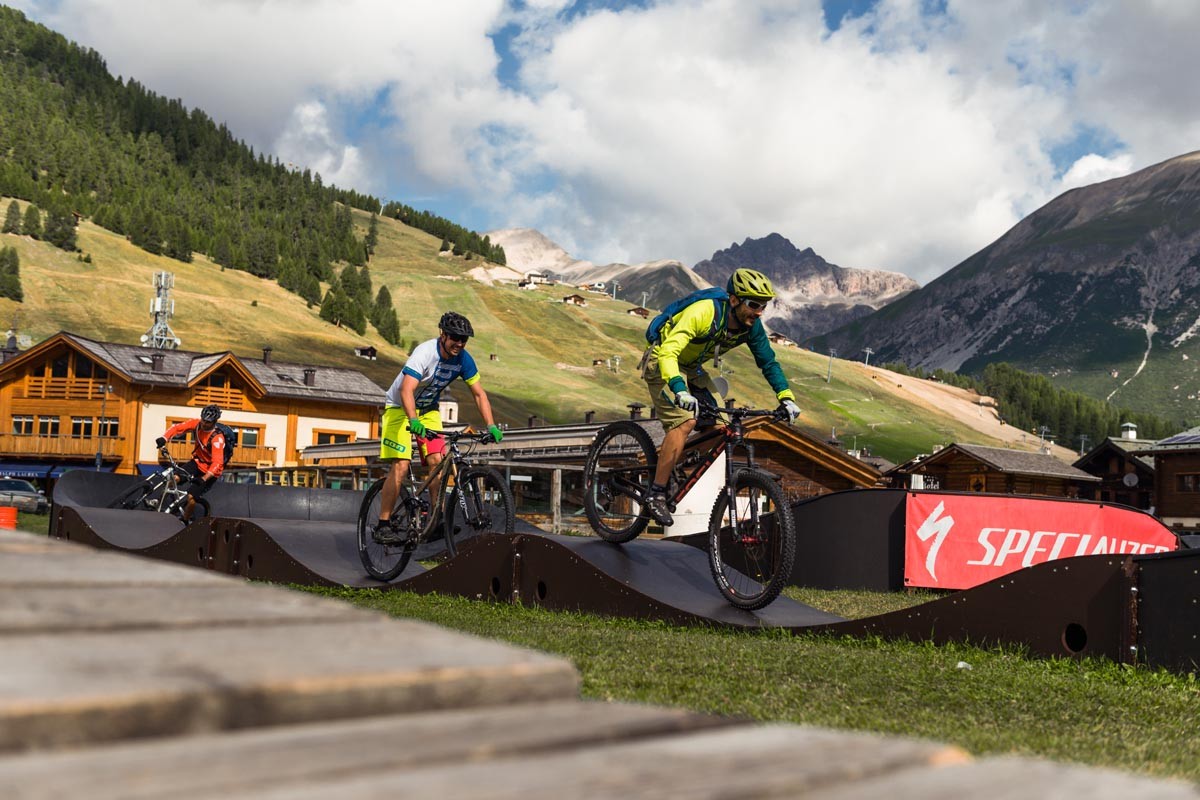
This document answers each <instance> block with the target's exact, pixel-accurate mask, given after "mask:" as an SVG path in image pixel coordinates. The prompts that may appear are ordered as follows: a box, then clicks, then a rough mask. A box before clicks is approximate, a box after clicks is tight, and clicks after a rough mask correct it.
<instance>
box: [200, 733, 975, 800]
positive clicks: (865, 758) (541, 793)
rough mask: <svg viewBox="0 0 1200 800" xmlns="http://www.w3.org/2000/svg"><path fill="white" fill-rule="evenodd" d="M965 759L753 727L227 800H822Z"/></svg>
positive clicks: (929, 748) (369, 775)
mask: <svg viewBox="0 0 1200 800" xmlns="http://www.w3.org/2000/svg"><path fill="white" fill-rule="evenodd" d="M965 759H966V756H965V754H963V753H962V751H960V750H958V749H957V748H953V747H947V746H945V745H938V744H933V743H929V742H920V741H915V740H908V739H895V738H892V739H888V738H883V737H877V736H870V735H865V734H854V733H840V732H835V731H825V730H818V729H812V728H801V727H796V726H751V725H746V726H740V727H736V728H722V729H718V730H716V731H707V732H699V733H692V734H683V735H676V736H665V737H660V738H653V739H644V740H640V741H636V742H631V743H628V744H616V745H609V746H583V747H578V748H574V749H571V750H568V751H558V752H550V753H543V754H537V755H530V756H522V757H514V758H504V759H494V760H487V761H466V760H464V761H460V762H459V763H456V764H436V765H430V766H427V767H423V768H417V769H407V770H401V769H388V768H384V769H380V770H377V771H373V772H371V771H366V770H363V771H358V772H356V773H354V774H344V775H330V776H328V777H327V778H325V779H324V780H316V779H314V778H312V777H311V776H310V777H308V778H306V779H305V780H303V781H291V780H288V779H287V778H286V777H284V778H282V779H281V781H280V782H279V783H278V784H276V785H275V786H273V787H271V788H270V789H250V788H247V789H245V790H242V791H231V792H228V793H225V794H224V795H223V796H224V797H226V798H242V797H259V798H272V797H289V798H329V797H338V798H352V797H384V796H386V797H389V798H391V797H401V798H407V797H412V798H447V797H454V798H484V797H486V798H495V799H496V800H562V799H563V798H571V800H589V799H590V798H623V799H628V798H651V797H654V798H660V797H672V798H674V797H679V798H687V799H688V800H707V799H709V798H711V800H718V799H722V800H724V799H726V798H732V797H794V796H799V795H804V794H810V793H811V794H815V795H818V796H819V795H820V793H821V792H823V791H825V790H827V789H828V788H829V787H833V786H838V785H843V784H847V785H852V784H853V783H855V782H857V781H860V780H863V779H864V778H870V777H874V776H886V775H889V774H893V773H896V772H900V771H903V770H909V769H913V768H914V767H925V766H932V765H938V764H945V763H955V762H961V761H964V760H965ZM862 796H867V797H870V796H878V795H862ZM884 796H886V795H884Z"/></svg>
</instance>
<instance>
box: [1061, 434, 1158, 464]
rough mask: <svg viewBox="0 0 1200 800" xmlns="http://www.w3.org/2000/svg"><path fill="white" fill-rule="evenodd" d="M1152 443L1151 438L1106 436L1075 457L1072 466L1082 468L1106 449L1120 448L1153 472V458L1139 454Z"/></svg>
mask: <svg viewBox="0 0 1200 800" xmlns="http://www.w3.org/2000/svg"><path fill="white" fill-rule="evenodd" d="M1153 445H1154V440H1153V439H1123V438H1117V437H1115V436H1108V437H1106V438H1105V439H1104V441H1102V442H1100V444H1098V445H1096V446H1095V447H1093V448H1092V449H1091V450H1089V451H1087V453H1086V454H1084V455H1082V456H1080V457H1079V458H1078V459H1076V461H1075V463H1074V465H1073V466H1076V467H1079V468H1080V469H1083V465H1084V464H1087V463H1088V462H1089V461H1091V460H1092V459H1094V458H1096V457H1097V456H1099V455H1101V454H1102V453H1103V452H1104V451H1106V450H1114V449H1115V450H1120V451H1121V452H1122V453H1124V454H1126V455H1129V456H1133V460H1134V461H1135V462H1137V463H1138V464H1140V465H1141V466H1143V467H1145V468H1146V469H1147V470H1148V471H1150V472H1154V458H1153V457H1152V456H1144V455H1139V454H1140V453H1141V452H1143V451H1144V450H1145V449H1146V448H1147V447H1151V446H1153Z"/></svg>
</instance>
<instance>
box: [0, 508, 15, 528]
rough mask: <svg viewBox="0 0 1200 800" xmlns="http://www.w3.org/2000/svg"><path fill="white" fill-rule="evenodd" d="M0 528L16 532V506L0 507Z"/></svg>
mask: <svg viewBox="0 0 1200 800" xmlns="http://www.w3.org/2000/svg"><path fill="white" fill-rule="evenodd" d="M0 528H8V529H9V530H16V528H17V507H16V506H0Z"/></svg>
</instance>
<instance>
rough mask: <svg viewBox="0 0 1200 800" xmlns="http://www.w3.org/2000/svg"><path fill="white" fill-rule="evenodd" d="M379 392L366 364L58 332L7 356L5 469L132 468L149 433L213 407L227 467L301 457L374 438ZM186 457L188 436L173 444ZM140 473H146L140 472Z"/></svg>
mask: <svg viewBox="0 0 1200 800" xmlns="http://www.w3.org/2000/svg"><path fill="white" fill-rule="evenodd" d="M383 402H384V392H383V390H382V389H381V388H379V387H378V386H376V385H375V384H374V383H373V382H372V381H371V380H370V379H368V378H367V377H366V376H365V375H363V374H362V373H360V372H357V371H355V370H351V369H343V368H337V367H322V366H317V365H307V364H291V363H283V362H277V361H274V360H273V359H272V358H271V349H270V348H265V349H264V350H263V357H262V358H261V359H253V358H244V357H241V356H237V355H234V354H233V353H230V352H224V353H195V352H188V351H183V350H155V349H151V348H146V347H138V346H135V345H126V344H116V343H113V342H98V341H94V340H92V339H87V338H84V337H82V336H77V335H75V334H73V333H68V332H65V331H64V332H60V333H57V334H55V335H54V336H51V337H50V338H49V339H46V340H45V341H43V342H41V343H39V344H37V345H36V346H34V347H32V348H30V349H29V350H26V351H24V352H22V353H19V354H18V355H15V356H14V357H12V358H10V359H8V360H7V361H5V362H4V363H3V364H0V426H2V427H0V474H18V473H19V474H23V475H25V476H28V477H34V478H45V479H53V478H56V477H57V476H58V475H59V474H61V473H62V472H63V471H65V470H67V469H73V468H90V469H98V468H100V469H105V470H108V471H116V472H122V473H136V472H138V471H139V469H138V468H139V465H140V466H142V467H146V466H147V465H153V464H156V463H157V453H156V451H155V447H154V440H155V439H156V438H157V437H159V436H161V435H162V433H163V431H165V430H166V429H167V427H168V426H170V425H172V424H174V423H176V422H179V421H182V420H185V419H190V418H194V417H196V416H198V414H199V410H200V408H202V407H203V406H205V405H208V404H209V403H216V404H217V405H219V406H221V408H222V409H223V412H224V413H223V414H222V417H221V421H222V422H223V423H225V424H227V425H229V426H230V427H231V428H233V429H235V430H236V431H237V433H238V444H237V447H236V448H234V451H233V455H232V457H231V461H230V468H231V469H234V468H237V467H264V466H274V465H278V466H282V465H285V464H289V463H295V462H296V461H298V459H299V458H300V452H301V451H302V450H303V449H304V448H305V447H308V446H309V445H313V444H323V443H335V442H350V441H354V440H356V439H362V438H369V437H377V436H378V435H379V409H380V408H381V407H382V406H383ZM170 447H171V451H172V455H174V456H175V457H176V458H183V459H185V460H186V459H187V458H189V457H190V455H191V444H190V443H188V442H182V441H181V442H172V443H171V445H170ZM142 471H144V469H143V470H142Z"/></svg>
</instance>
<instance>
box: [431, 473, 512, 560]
mask: <svg viewBox="0 0 1200 800" xmlns="http://www.w3.org/2000/svg"><path fill="white" fill-rule="evenodd" d="M459 492H462V496H463V498H465V500H466V506H467V516H466V519H464V518H463V514H462V509H461V508H459V505H458V504H459ZM516 522H517V511H516V503H515V502H514V501H513V496H512V489H511V488H509V485H508V482H507V481H505V480H504V476H503V475H501V474H500V472H499V471H498V470H496V469H493V468H492V467H470V468H468V469H464V470H463V471H462V472H460V473H458V476H457V478H456V479H455V482H454V490H453V491H452V492H451V493H450V497H448V498H447V500H446V513H445V514H443V515H442V523H443V526H444V529H445V535H444V538H445V540H446V556H447V557H448V558H451V557H453V556H454V555H455V554H456V553H457V552H458V545H459V543H460V542H462V541H463V540H465V539H467V538H470V537H472V536H478V535H481V534H502V535H506V536H511V535H512V532H513V529H514V528H515V527H516Z"/></svg>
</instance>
